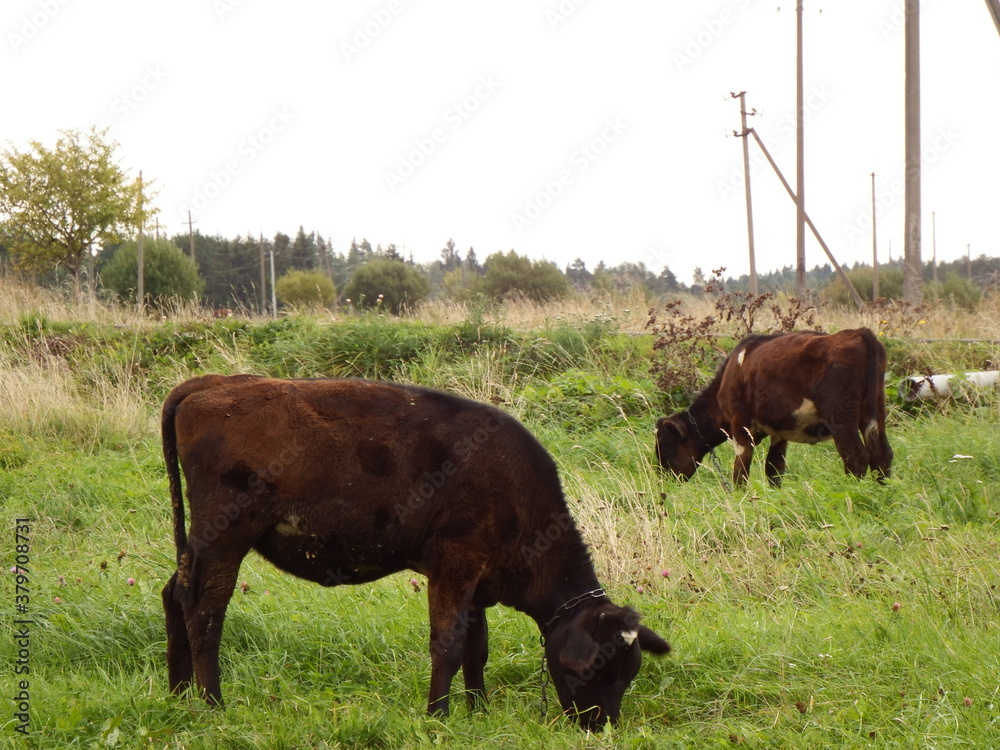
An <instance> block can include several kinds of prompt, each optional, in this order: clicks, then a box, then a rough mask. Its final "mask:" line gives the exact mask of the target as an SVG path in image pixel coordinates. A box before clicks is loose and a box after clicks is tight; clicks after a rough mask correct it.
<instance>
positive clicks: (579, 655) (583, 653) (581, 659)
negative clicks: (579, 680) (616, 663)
mask: <svg viewBox="0 0 1000 750" xmlns="http://www.w3.org/2000/svg"><path fill="white" fill-rule="evenodd" d="M598 652H599V649H598V646H597V641H595V640H594V639H593V638H592V637H591V636H590V633H588V632H587V631H586V630H584V629H583V627H581V626H580V624H579V623H574V624H573V625H572V626H571V627H570V631H569V633H568V637H567V638H566V644H565V645H564V646H563V647H562V650H561V651H560V652H559V663H560V664H562V665H563V666H564V667H566V669H569V670H572V671H573V672H576V673H577V674H580V673H581V672H583V671H584V670H586V669H589V668H590V667H591V666H592V665H593V663H594V660H595V659H597V654H598Z"/></svg>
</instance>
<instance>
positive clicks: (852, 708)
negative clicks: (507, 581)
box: [0, 320, 1000, 748]
mask: <svg viewBox="0 0 1000 750" xmlns="http://www.w3.org/2000/svg"><path fill="white" fill-rule="evenodd" d="M390 325H391V324H389V323H387V322H384V321H383V322H379V321H378V320H366V321H361V322H357V323H356V324H354V326H353V327H351V326H347V327H345V328H343V329H340V328H338V327H337V326H331V325H328V324H327V325H323V324H319V323H316V322H308V321H307V322H300V321H294V320H293V321H287V322H280V323H276V324H266V325H263V326H247V325H242V326H229V327H226V328H223V327H220V326H218V324H213V325H211V326H206V327H202V328H192V329H190V330H188V331H187V333H188V334H189V336H188V337H187V338H186V339H184V340H183V341H178V342H175V343H174V344H173V345H172V346H171V345H168V340H169V338H170V336H168V333H167V331H168V330H169V331H173V332H176V330H175V329H174V328H173V327H171V326H169V324H167V325H166V326H165V328H164V329H155V330H154V331H152V332H151V333H148V334H147V333H142V332H136V331H132V332H122V331H110V330H108V331H101V330H89V329H88V330H87V331H86V332H84V333H79V335H77V336H76V338H74V339H73V344H72V346H71V347H69V348H63V349H59V352H60V355H59V357H57V358H56V359H53V360H48V361H47V362H48V363H47V364H45V365H44V367H43V366H42V365H40V364H39V361H38V360H37V359H34V360H32V359H31V357H30V356H27V354H26V353H27V352H29V351H31V350H37V347H38V346H39V344H38V341H39V337H38V336H34V338H32V339H31V341H30V342H28V341H27V339H25V336H24V333H23V330H22V331H21V332H20V333H18V334H16V335H15V334H12V335H10V336H8V337H7V339H5V343H4V344H3V347H5V348H2V349H0V353H2V354H3V357H2V358H0V363H2V369H3V372H2V373H0V375H4V376H6V379H7V380H8V382H13V381H17V382H20V383H23V386H22V387H21V389H20V390H15V391H9V392H10V393H12V394H13V395H12V396H11V397H10V398H12V399H13V402H8V403H5V404H4V405H2V406H0V522H2V528H3V529H4V534H3V537H2V539H3V541H2V542H0V555H2V562H3V565H2V568H0V601H2V602H3V611H4V613H5V615H9V613H11V612H12V610H13V604H14V596H15V591H14V577H13V576H12V575H10V574H9V573H8V572H7V571H8V569H9V568H10V566H11V565H12V564H13V560H14V554H15V548H14V536H13V530H14V519H16V518H18V517H24V516H30V517H31V518H33V522H32V542H31V553H30V554H31V565H30V566H29V567H30V577H29V579H30V583H29V586H30V595H31V603H30V615H31V617H32V619H33V620H34V623H35V624H34V625H33V626H32V630H31V670H32V672H31V675H30V694H31V729H32V734H31V736H30V737H28V738H27V739H25V738H23V737H21V736H20V735H18V734H16V733H15V732H14V724H15V723H16V722H14V721H13V718H12V713H13V710H12V706H13V701H7V702H5V708H4V712H3V713H2V714H0V747H12V748H13V747H31V748H35V747H37V748H63V747H85V748H91V747H98V748H106V747H118V748H286V747H287V748H312V747H315V748H326V747H331V748H332V747H344V748H353V747H364V748H400V747H425V746H426V747H433V746H440V747H454V748H459V747H470V748H471V747H481V746H492V747H500V748H506V747H510V748H515V747H517V748H520V747H545V748H550V747H555V748H563V747H565V748H579V747H588V748H711V747H741V748H742V747H745V748H772V747H781V748H822V747H845V748H855V747H875V748H915V747H928V748H930V747H933V748H986V747H997V746H1000V694H998V692H1000V639H998V638H997V632H998V625H1000V588H998V587H1000V498H998V497H997V493H998V490H997V488H998V487H1000V481H998V480H1000V408H998V402H997V400H996V398H995V397H994V396H988V397H985V398H984V399H983V400H981V401H980V402H979V403H977V404H962V403H953V404H949V405H936V404H935V405H925V406H924V407H923V408H921V409H919V410H904V409H902V408H901V407H899V406H896V405H894V406H893V407H892V411H891V415H890V440H891V442H892V445H893V448H894V449H895V452H896V462H895V464H894V467H893V478H892V479H891V480H890V481H889V482H888V483H887V484H886V485H885V486H880V485H877V484H876V483H874V482H873V481H871V480H866V481H861V482H858V481H856V480H854V479H851V478H847V477H845V476H844V475H843V471H842V468H841V464H840V462H839V459H838V457H837V455H836V452H835V450H834V449H833V447H832V446H831V445H829V444H824V445H820V446H815V447H807V446H800V445H793V446H791V447H790V449H789V455H788V464H789V472H788V475H787V476H786V479H785V483H784V485H783V487H782V488H780V489H773V488H770V487H767V486H766V484H765V482H764V477H763V470H762V467H761V465H760V464H761V462H760V461H759V460H758V461H756V462H755V463H754V467H753V471H752V474H751V483H750V485H749V486H748V487H747V488H746V489H745V490H736V491H727V490H726V489H725V488H724V486H723V484H722V482H721V480H720V477H719V475H718V474H717V473H716V471H715V470H714V468H713V466H712V463H711V462H709V463H708V464H707V465H706V466H704V467H703V468H702V469H700V470H699V472H698V473H697V474H696V475H695V477H694V478H693V479H692V480H691V481H690V482H687V483H683V484H682V483H676V482H674V481H672V480H668V479H667V478H665V477H664V476H662V475H661V474H660V473H659V472H658V471H657V470H655V469H654V468H653V467H652V466H651V464H650V461H651V458H652V442H651V430H652V422H653V420H654V418H655V417H656V416H658V415H659V413H660V411H659V409H660V407H659V405H658V404H659V403H660V402H659V399H660V396H659V394H657V393H656V392H655V391H654V390H653V388H652V386H651V384H650V382H649V376H648V372H647V371H646V370H647V368H648V364H647V363H648V359H644V358H643V357H644V354H643V352H644V350H643V348H642V347H643V344H642V342H641V341H640V340H635V339H631V338H627V337H618V336H617V335H616V334H615V333H614V331H610V330H607V329H606V328H605V327H602V326H601V325H598V324H597V323H593V324H588V323H583V324H580V325H578V326H577V330H576V331H575V332H574V331H573V330H569V328H568V327H567V325H565V324H561V323H560V324H558V325H555V326H552V327H550V329H547V330H542V331H536V332H532V333H527V334H524V333H517V334H515V333H513V332H511V331H508V330H492V331H491V332H490V333H489V335H483V336H478V335H476V334H472V333H470V329H469V326H468V325H462V326H425V325H423V324H406V325H404V326H402V327H400V328H398V329H390V328H389V326H390ZM39 335H41V334H39ZM52 335H53V336H59V337H61V339H60V340H62V339H63V338H65V337H66V336H67V335H68V334H67V332H66V330H65V329H61V330H59V331H54V332H52ZM170 335H172V334H170ZM43 338H44V337H43ZM147 340H148V341H149V342H151V343H150V344H149V346H147V343H146V342H147ZM310 342H313V344H314V346H313V347H312V349H311V350H310V347H309V343H310ZM900 346H901V345H900ZM352 347H353V348H352ZM386 353H387V354H386ZM949 356H951V355H949ZM334 357H340V361H343V362H353V363H354V365H353V366H357V367H358V368H359V369H358V370H357V371H352V372H353V373H354V374H364V375H367V376H383V377H399V378H402V379H407V380H411V381H416V382H422V383H427V384H430V385H435V386H439V387H445V388H449V389H451V390H455V391H458V392H462V393H465V394H467V395H471V396H473V397H476V398H480V399H482V400H493V401H496V402H498V403H499V404H500V405H501V406H502V408H505V409H508V410H509V411H511V412H512V413H514V414H515V415H517V416H518V417H520V418H521V419H523V420H524V421H525V422H526V423H527V424H528V426H529V428H530V429H531V430H532V431H533V432H534V433H535V434H536V435H538V436H539V438H540V439H541V440H542V442H543V443H544V444H545V445H546V446H547V447H548V448H549V449H550V450H551V451H552V453H553V455H554V456H555V457H556V459H557V461H558V463H559V465H560V468H561V471H562V475H563V480H564V485H565V487H566V491H567V496H568V498H569V501H570V507H571V510H572V512H573V513H574V515H575V517H576V518H577V521H578V523H579V525H580V527H581V528H582V530H583V532H584V534H585V536H586V538H587V539H588V541H589V542H590V544H591V547H592V550H593V553H594V559H595V563H596V566H597V568H598V571H599V576H600V578H601V580H602V582H603V583H604V584H605V586H606V588H607V589H608V590H609V592H610V593H611V595H612V597H613V598H614V599H615V601H616V602H618V603H622V604H629V605H631V606H634V607H636V608H637V609H638V610H639V611H640V612H641V613H642V614H643V616H644V621H645V622H646V623H647V624H649V625H650V626H651V627H653V628H654V629H655V630H657V631H658V632H660V633H661V634H662V635H664V636H665V637H666V638H667V639H668V640H670V641H671V643H672V644H673V646H674V649H675V650H674V653H673V654H671V655H670V656H667V657H665V658H662V659H653V658H648V659H646V660H645V662H644V664H643V667H642V670H641V671H640V674H639V677H638V678H637V679H636V680H635V682H634V683H633V685H632V687H631V688H630V690H629V692H628V694H627V695H626V697H625V701H624V704H623V711H622V722H621V724H620V726H619V727H617V728H616V729H613V730H608V731H606V732H604V733H601V734H598V735H587V734H584V733H582V732H580V731H579V730H578V729H577V728H576V727H574V726H573V725H571V724H570V723H569V722H567V721H566V720H565V719H563V718H561V717H560V716H558V710H557V702H556V699H555V695H554V692H553V691H552V689H551V688H549V690H548V702H549V704H548V712H547V715H546V716H545V717H544V718H542V717H541V716H540V711H541V698H542V691H541V687H540V682H539V667H540V663H541V649H540V647H539V643H538V631H537V628H536V627H535V625H534V623H532V622H531V621H530V620H529V619H528V618H527V617H525V616H523V615H521V614H519V613H517V612H514V611H512V610H507V609H503V608H500V607H497V608H494V610H493V611H492V612H491V613H490V660H489V663H488V665H487V688H488V690H489V693H490V704H489V707H488V708H487V710H486V711H483V712H480V713H469V712H468V711H467V710H466V709H465V704H464V700H462V699H461V696H456V697H455V699H454V701H453V707H454V708H453V713H452V716H451V717H450V718H448V719H447V720H445V721H441V720H438V719H433V718H429V717H427V716H426V715H425V713H424V707H425V704H426V699H427V687H428V681H429V674H430V663H429V656H428V653H427V637H428V636H427V611H426V610H427V603H426V594H425V592H424V586H423V582H422V580H421V581H419V586H418V587H417V589H418V590H415V589H414V587H413V586H412V585H411V584H410V582H409V579H410V578H411V577H412V575H410V574H405V575H404V574H400V575H397V576H392V577H389V578H386V579H383V580H382V581H378V582H376V583H374V584H371V585H365V586H356V587H344V588H339V589H323V588H321V587H318V586H314V585H312V584H308V583H305V582H303V581H299V580H297V579H294V578H292V577H290V576H287V575H285V574H282V573H280V572H278V571H277V570H276V569H274V568H273V567H272V566H270V565H268V564H266V563H264V562H263V561H262V560H260V559H259V558H256V557H255V556H253V555H251V556H250V557H248V558H247V560H246V561H245V562H244V565H243V569H242V571H241V575H240V580H241V582H246V584H247V590H246V591H245V592H244V591H242V590H237V592H236V593H235V594H234V597H233V601H232V604H231V605H230V609H229V615H228V618H227V621H226V629H225V633H224V636H223V646H222V668H223V694H224V696H225V698H226V700H227V704H228V708H227V709H226V710H225V711H215V710H210V709H208V708H207V707H206V706H205V705H204V704H203V703H201V702H200V701H198V700H195V699H193V698H190V697H184V698H175V697H171V696H169V695H167V690H166V665H165V657H164V651H165V633H164V628H163V612H162V606H161V604H160V598H159V592H160V589H161V588H162V586H163V584H164V583H165V582H166V580H167V579H168V577H169V576H170V574H171V572H172V569H173V557H174V551H173V547H172V532H171V528H170V509H169V500H168V499H167V490H166V479H165V474H164V471H163V468H162V459H161V457H160V455H159V439H158V435H157V432H156V424H157V413H156V410H157V404H158V403H159V399H160V398H162V394H163V392H164V391H165V389H166V388H167V387H169V385H171V384H172V383H173V382H176V381H178V380H180V379H182V378H184V377H186V376H187V375H188V374H190V373H192V372H197V371H201V370H206V369H214V370H226V369H230V370H243V371H246V370H255V371H259V372H275V373H278V374H289V375H290V374H296V375H299V374H301V375H314V374H322V373H324V372H326V371H327V368H328V367H329V368H334V369H335V365H336V362H335V361H334ZM67 362H70V364H71V365H72V366H70V365H67V364H66V363H67ZM615 362H618V363H619V364H620V366H619V367H617V368H616V367H614V363H615ZM362 365H363V366H362ZM53 368H55V369H53ZM373 368H374V369H373ZM379 368H381V369H379ZM336 371H337V372H339V370H336ZM53 373H55V374H56V375H58V377H53ZM31 399H34V400H36V401H38V400H42V401H44V402H45V404H46V406H47V408H46V409H44V410H34V409H29V408H27V407H26V406H25V405H26V404H27V403H28V402H29V401H30V400H31ZM717 453H718V460H719V463H720V465H721V467H722V470H723V472H724V473H725V474H726V475H728V473H729V472H730V470H731V465H732V463H731V462H732V452H731V450H730V449H729V448H728V447H726V446H724V447H722V448H720V449H719V450H718V451H717ZM956 454H961V455H964V456H970V458H955V456H956ZM758 458H762V456H761V457H758ZM665 572H666V573H667V574H668V575H666V576H665V575H664V573H665ZM417 577H418V578H419V576H417ZM130 578H131V579H134V581H135V583H134V584H133V585H130V584H129V583H128V579H130ZM57 598H58V600H59V601H57ZM896 603H898V604H899V606H898V607H896V608H894V604H896ZM12 623H13V618H12V617H10V616H5V617H4V618H2V619H0V664H2V665H3V667H2V669H3V672H2V673H0V690H2V693H3V695H4V696H5V697H11V696H13V695H15V694H16V691H17V679H18V678H17V677H15V675H14V674H13V664H14V663H15V660H16V658H17V647H16V645H15V643H14V638H13V635H14V626H13V624H12ZM460 682H461V680H460V678H459V679H458V680H457V681H456V685H458V684H460Z"/></svg>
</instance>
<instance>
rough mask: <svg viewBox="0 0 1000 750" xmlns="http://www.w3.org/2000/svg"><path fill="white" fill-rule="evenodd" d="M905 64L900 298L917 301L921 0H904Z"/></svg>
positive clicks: (919, 290)
mask: <svg viewBox="0 0 1000 750" xmlns="http://www.w3.org/2000/svg"><path fill="white" fill-rule="evenodd" d="M903 27H904V31H905V35H906V38H905V41H904V44H905V52H904V64H905V69H906V83H905V101H904V106H905V110H906V140H905V151H906V159H905V169H904V191H905V192H904V197H903V212H904V215H905V218H904V229H905V233H904V235H903V242H904V244H903V299H905V300H906V301H907V302H909V303H910V304H911V305H918V304H920V300H921V297H922V294H921V280H920V271H921V263H920V2H919V0H905V2H904V5H903Z"/></svg>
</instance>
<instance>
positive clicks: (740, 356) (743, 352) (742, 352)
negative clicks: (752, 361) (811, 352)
mask: <svg viewBox="0 0 1000 750" xmlns="http://www.w3.org/2000/svg"><path fill="white" fill-rule="evenodd" d="M746 353H747V350H746V349H740V353H739V354H738V355H737V357H736V362H737V363H738V364H739V365H740V366H742V365H743V357H745V356H746Z"/></svg>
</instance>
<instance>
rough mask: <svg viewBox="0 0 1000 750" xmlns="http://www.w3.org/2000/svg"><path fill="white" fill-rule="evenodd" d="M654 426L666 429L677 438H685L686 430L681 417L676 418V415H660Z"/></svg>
mask: <svg viewBox="0 0 1000 750" xmlns="http://www.w3.org/2000/svg"><path fill="white" fill-rule="evenodd" d="M656 426H657V428H658V429H660V430H668V431H669V432H671V433H673V435H675V436H676V437H677V439H678V440H685V439H687V435H688V430H687V425H686V424H685V423H684V420H683V419H678V418H677V417H661V418H660V421H659V422H657V424H656Z"/></svg>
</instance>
